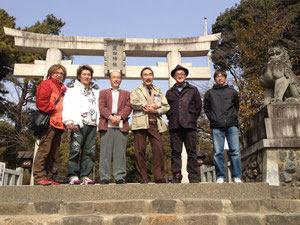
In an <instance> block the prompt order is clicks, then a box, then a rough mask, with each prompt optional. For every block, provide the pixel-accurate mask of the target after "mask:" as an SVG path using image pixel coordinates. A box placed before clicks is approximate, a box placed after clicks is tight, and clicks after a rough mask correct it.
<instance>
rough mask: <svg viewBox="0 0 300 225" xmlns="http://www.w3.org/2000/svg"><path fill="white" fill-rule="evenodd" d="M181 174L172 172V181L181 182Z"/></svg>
mask: <svg viewBox="0 0 300 225" xmlns="http://www.w3.org/2000/svg"><path fill="white" fill-rule="evenodd" d="M181 180H182V175H181V174H180V173H174V176H173V180H172V183H175V184H176V183H178V184H179V183H181Z"/></svg>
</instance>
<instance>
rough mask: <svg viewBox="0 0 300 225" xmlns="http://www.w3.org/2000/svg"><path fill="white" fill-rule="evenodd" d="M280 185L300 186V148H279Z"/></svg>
mask: <svg viewBox="0 0 300 225" xmlns="http://www.w3.org/2000/svg"><path fill="white" fill-rule="evenodd" d="M278 153H279V172H280V177H279V179H280V185H282V186H292V187H294V186H297V187H300V148H298V149H294V150H279V152H278Z"/></svg>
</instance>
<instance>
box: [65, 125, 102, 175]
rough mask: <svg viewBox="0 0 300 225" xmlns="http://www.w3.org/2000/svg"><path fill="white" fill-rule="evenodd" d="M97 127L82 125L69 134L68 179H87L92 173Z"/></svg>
mask: <svg viewBox="0 0 300 225" xmlns="http://www.w3.org/2000/svg"><path fill="white" fill-rule="evenodd" d="M96 139H97V127H96V126H91V125H83V127H82V128H80V129H79V131H77V132H72V133H71V143H70V154H69V160H68V177H69V178H72V177H74V176H77V177H79V178H83V177H87V176H89V174H90V173H91V172H92V170H93V168H94V163H95V155H96Z"/></svg>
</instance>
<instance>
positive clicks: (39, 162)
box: [33, 126, 63, 183]
mask: <svg viewBox="0 0 300 225" xmlns="http://www.w3.org/2000/svg"><path fill="white" fill-rule="evenodd" d="M62 133H63V130H60V129H56V128H54V127H52V126H49V128H48V129H47V130H45V131H43V133H42V134H41V136H42V137H41V138H40V142H39V148H38V150H37V153H36V156H35V159H34V163H33V176H34V182H35V183H36V182H39V181H41V180H43V179H47V180H52V177H53V174H52V170H53V165H54V162H55V160H56V159H57V156H58V153H59V147H60V140H61V135H62Z"/></svg>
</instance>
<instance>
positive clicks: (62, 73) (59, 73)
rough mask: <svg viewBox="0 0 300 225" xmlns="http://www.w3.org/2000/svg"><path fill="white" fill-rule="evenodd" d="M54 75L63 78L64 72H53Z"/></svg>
mask: <svg viewBox="0 0 300 225" xmlns="http://www.w3.org/2000/svg"><path fill="white" fill-rule="evenodd" d="M54 74H56V75H62V76H64V75H65V73H64V72H57V71H55V72H54Z"/></svg>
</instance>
